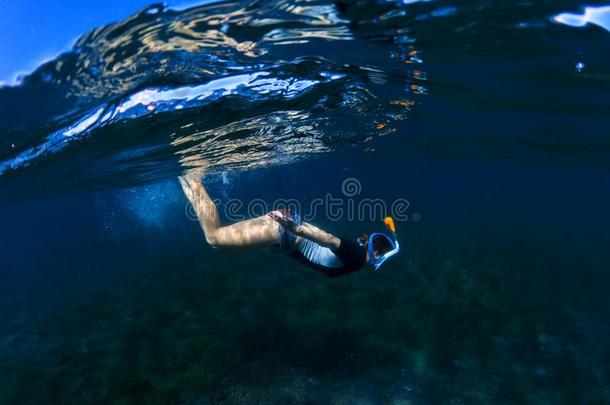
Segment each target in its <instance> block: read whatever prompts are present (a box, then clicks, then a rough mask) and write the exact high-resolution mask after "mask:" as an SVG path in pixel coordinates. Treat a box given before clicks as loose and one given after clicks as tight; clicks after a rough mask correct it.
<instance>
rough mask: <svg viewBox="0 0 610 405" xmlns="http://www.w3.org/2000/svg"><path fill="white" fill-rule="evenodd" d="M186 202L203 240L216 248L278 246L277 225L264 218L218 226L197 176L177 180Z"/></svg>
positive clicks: (209, 201)
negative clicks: (196, 221)
mask: <svg viewBox="0 0 610 405" xmlns="http://www.w3.org/2000/svg"><path fill="white" fill-rule="evenodd" d="M178 179H179V180H180V184H181V185H182V190H183V191H184V194H185V195H186V197H187V198H188V199H189V201H190V202H191V204H192V205H193V208H194V209H195V213H196V214H197V218H199V223H200V224H201V228H203V232H204V234H205V239H206V241H207V242H208V243H209V244H210V245H212V246H214V247H217V248H238V247H265V246H273V245H276V244H278V243H280V232H279V228H278V224H277V222H275V221H274V220H273V219H271V218H269V217H268V216H267V215H265V216H262V217H258V218H253V219H248V220H245V221H240V222H236V223H234V224H232V225H227V226H222V225H221V224H220V216H219V213H218V208H217V207H216V204H214V201H213V200H212V199H211V198H210V196H209V194H208V193H207V191H206V190H205V188H204V187H203V183H202V182H201V178H200V173H199V174H197V173H189V174H186V175H184V176H181V177H179V178H178Z"/></svg>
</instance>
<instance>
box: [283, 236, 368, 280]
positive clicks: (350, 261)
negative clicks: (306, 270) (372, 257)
mask: <svg viewBox="0 0 610 405" xmlns="http://www.w3.org/2000/svg"><path fill="white" fill-rule="evenodd" d="M289 255H290V257H294V258H295V259H297V260H299V261H300V262H301V263H304V264H306V265H307V266H309V267H311V268H314V269H316V270H319V271H321V272H322V273H324V274H325V275H326V276H328V277H339V276H343V275H345V274H348V273H352V272H354V271H358V270H360V269H361V268H362V266H364V264H365V263H366V249H365V248H364V247H362V246H360V245H358V244H357V243H354V242H352V241H350V240H347V239H345V238H341V244H340V245H339V247H338V248H337V249H329V248H325V247H323V246H320V245H319V244H317V243H315V242H312V241H310V240H307V239H302V240H301V243H300V245H298V246H295V247H294V250H293V251H292V252H290V253H289Z"/></svg>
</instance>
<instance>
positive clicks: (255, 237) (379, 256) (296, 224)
mask: <svg viewBox="0 0 610 405" xmlns="http://www.w3.org/2000/svg"><path fill="white" fill-rule="evenodd" d="M179 180H180V184H181V185H182V190H183V191H184V194H185V195H186V197H187V198H188V200H189V201H190V202H191V204H192V205H193V208H194V210H195V213H196V214H197V218H198V219H199V223H200V224H201V227H202V228H203V232H204V234H205V239H206V241H207V242H208V243H209V244H210V245H212V246H213V247H215V248H249V247H270V248H271V249H272V250H273V251H275V252H283V253H286V254H288V255H289V256H290V257H292V258H294V259H297V260H298V261H300V262H302V263H304V264H305V265H307V266H309V267H311V268H314V269H316V270H319V271H321V272H322V273H324V274H325V275H327V276H328V277H338V276H342V275H345V274H348V273H352V272H355V271H358V270H360V269H361V268H362V267H364V265H365V264H369V265H370V266H372V267H373V268H374V269H375V270H378V269H379V267H380V266H381V265H382V264H383V263H384V262H385V261H386V260H387V259H388V258H390V257H391V256H393V255H395V254H396V253H398V251H399V244H398V240H397V239H396V229H395V227H394V221H393V220H392V218H391V217H386V218H385V219H384V222H385V223H386V225H387V227H388V228H389V229H390V231H391V232H392V236H393V237H392V238H390V237H389V236H387V235H386V234H383V233H373V234H371V235H367V234H364V235H363V236H362V237H360V238H358V243H355V242H352V241H350V240H348V239H345V238H340V237H337V236H334V235H332V234H330V233H328V232H325V231H323V230H322V229H320V228H318V227H316V226H314V225H312V224H309V223H306V222H302V221H301V219H300V215H299V213H296V212H292V211H290V210H277V211H272V212H270V213H268V214H266V215H263V216H260V217H258V218H252V219H247V220H245V221H240V222H236V223H233V224H231V225H221V223H220V217H219V213H218V209H217V207H216V205H215V204H214V201H212V199H211V198H210V196H209V195H208V193H207V191H206V190H205V188H204V186H203V183H202V180H201V172H191V173H189V174H186V175H184V176H181V177H179Z"/></svg>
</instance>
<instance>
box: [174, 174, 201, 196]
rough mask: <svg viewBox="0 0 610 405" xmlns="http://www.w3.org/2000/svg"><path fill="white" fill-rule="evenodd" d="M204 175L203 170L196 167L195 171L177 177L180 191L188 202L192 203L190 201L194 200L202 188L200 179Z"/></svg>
mask: <svg viewBox="0 0 610 405" xmlns="http://www.w3.org/2000/svg"><path fill="white" fill-rule="evenodd" d="M204 174H205V168H203V167H198V168H196V169H192V170H189V171H188V172H187V173H185V174H183V175H182V176H179V177H178V181H180V185H181V186H182V190H183V191H184V194H186V196H187V198H188V199H189V200H191V201H192V199H193V198H195V194H196V193H197V192H198V191H199V190H200V189H202V188H203V185H202V184H201V177H203V175H204Z"/></svg>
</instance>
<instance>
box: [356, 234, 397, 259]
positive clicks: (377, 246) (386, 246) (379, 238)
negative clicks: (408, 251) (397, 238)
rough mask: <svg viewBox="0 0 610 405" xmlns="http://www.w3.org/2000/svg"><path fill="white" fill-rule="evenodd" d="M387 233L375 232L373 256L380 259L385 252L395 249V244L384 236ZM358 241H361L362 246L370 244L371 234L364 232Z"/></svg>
mask: <svg viewBox="0 0 610 405" xmlns="http://www.w3.org/2000/svg"><path fill="white" fill-rule="evenodd" d="M384 236H385V235H380V234H374V235H373V240H372V243H373V256H374V258H375V259H379V258H380V257H381V256H383V255H384V254H386V253H388V252H390V251H391V250H392V249H394V246H392V243H391V242H390V240H389V239H388V238H387V237H384ZM358 242H359V243H360V245H361V246H364V247H366V246H368V244H369V235H368V234H366V233H365V234H363V235H362V236H361V237H359V238H358Z"/></svg>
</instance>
